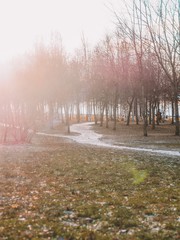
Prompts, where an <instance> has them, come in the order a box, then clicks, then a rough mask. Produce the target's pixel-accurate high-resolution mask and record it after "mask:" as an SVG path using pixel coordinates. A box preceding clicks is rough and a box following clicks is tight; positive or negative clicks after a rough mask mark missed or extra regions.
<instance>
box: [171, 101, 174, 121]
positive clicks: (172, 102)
mask: <svg viewBox="0 0 180 240" xmlns="http://www.w3.org/2000/svg"><path fill="white" fill-rule="evenodd" d="M171 106H172V119H171V124H174V101H173V100H172V101H171Z"/></svg>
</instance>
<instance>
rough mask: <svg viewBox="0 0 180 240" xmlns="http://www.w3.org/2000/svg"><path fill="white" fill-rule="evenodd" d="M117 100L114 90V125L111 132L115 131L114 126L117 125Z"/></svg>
mask: <svg viewBox="0 0 180 240" xmlns="http://www.w3.org/2000/svg"><path fill="white" fill-rule="evenodd" d="M117 100H118V93H117V88H116V90H115V98H114V106H113V119H114V125H113V130H116V124H117V116H116V115H117V112H116V110H117Z"/></svg>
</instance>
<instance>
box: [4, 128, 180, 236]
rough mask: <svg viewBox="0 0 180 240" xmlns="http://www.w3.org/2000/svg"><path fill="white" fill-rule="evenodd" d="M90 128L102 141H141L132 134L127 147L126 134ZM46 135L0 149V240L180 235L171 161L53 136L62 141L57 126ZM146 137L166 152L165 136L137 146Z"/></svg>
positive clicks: (179, 184)
mask: <svg viewBox="0 0 180 240" xmlns="http://www.w3.org/2000/svg"><path fill="white" fill-rule="evenodd" d="M76 127H78V125H76ZM84 127H85V128H86V126H85V125H84ZM71 130H73V131H74V132H77V130H76V129H71ZM75 130H76V131H75ZM89 130H90V129H87V131H86V130H85V129H84V135H85V136H86V137H87V132H89ZM93 131H95V132H96V133H97V134H100V133H102V138H101V139H102V140H103V141H105V143H106V144H107V143H108V141H110V139H113V142H114V143H116V144H119V143H122V140H123V142H124V144H128V143H129V145H132V146H135V147H137V145H138V144H137V142H138V143H139V142H140V140H141V139H142V137H139V136H137V135H136V137H134V136H133V129H131V139H132V140H133V141H132V142H130V140H129V137H128V134H125V132H126V131H127V129H126V130H122V129H121V136H120V135H119V132H118V134H117V135H116V134H115V133H113V136H111V134H112V133H111V131H110V130H105V129H100V128H99V126H97V127H95V126H93ZM118 131H119V130H118ZM123 131H124V132H123ZM46 133H49V134H50V133H51V134H53V136H48V135H36V136H35V138H34V139H33V143H32V144H31V145H30V144H28V145H18V146H16V145H14V146H1V147H0V239H2V240H5V239H13V240H16V239H17V240H18V239H22V240H26V239H37V240H38V239H53V240H58V239H62V240H65V239H66V240H70V239H74V240H76V239H81V240H87V239H90V240H92V239H94V240H96V239H97V240H112V239H116V240H121V239H126V240H136V239H137V240H143V239H150V240H151V239H152V240H153V239H158V240H164V239H174V240H175V239H179V238H180V232H179V227H180V215H179V212H180V193H179V188H180V175H179V172H180V161H177V160H178V159H179V158H178V156H173V155H171V156H170V155H161V154H147V153H146V152H139V151H127V150H125V149H117V148H110V147H106V146H105V147H101V146H95V145H92V144H91V145H90V144H87V143H86V144H79V143H77V142H75V141H72V140H71V139H68V138H65V137H54V134H57V135H58V136H59V134H60V133H61V134H62V135H64V136H66V137H67V136H68V135H65V134H64V131H63V130H62V129H58V128H57V129H54V130H51V131H49V132H46ZM70 136H71V135H70ZM70 136H69V137H70ZM72 136H73V138H74V137H77V136H78V135H77V134H74V133H73V134H72ZM93 136H94V135H93ZM95 136H97V137H99V135H95ZM170 138H171V137H170ZM135 139H136V141H137V142H135ZM152 139H154V140H153V143H154V144H155V142H156V143H157V142H158V146H156V147H159V142H160V146H161V147H162V149H163V150H165V148H163V147H164V145H162V141H165V140H164V136H163V138H159V137H154V136H153V137H152V136H150V137H149V138H148V140H145V141H146V142H143V144H142V145H141V147H144V146H146V144H147V148H148V143H150V142H151V141H152ZM92 141H96V140H95V139H93V140H92ZM98 141H100V142H102V141H101V140H98ZM167 141H168V140H166V143H167ZM178 141H179V140H178V139H177V138H174V137H172V138H171V142H172V143H173V144H172V145H171V146H170V147H172V146H173V149H174V150H175V149H178V146H179V145H178ZM134 142H135V143H134ZM133 144H134V145H133ZM125 146H128V145H125ZM165 147H166V149H167V150H168V149H169V145H168V146H165ZM154 148H155V147H154Z"/></svg>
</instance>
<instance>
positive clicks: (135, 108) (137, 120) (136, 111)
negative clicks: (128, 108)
mask: <svg viewBox="0 0 180 240" xmlns="http://www.w3.org/2000/svg"><path fill="white" fill-rule="evenodd" d="M134 111H135V115H136V125H138V124H139V116H138V103H137V98H135V102H134Z"/></svg>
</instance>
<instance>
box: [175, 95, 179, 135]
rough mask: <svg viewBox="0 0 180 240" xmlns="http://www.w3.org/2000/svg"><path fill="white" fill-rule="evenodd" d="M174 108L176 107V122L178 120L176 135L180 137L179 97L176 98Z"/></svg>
mask: <svg viewBox="0 0 180 240" xmlns="http://www.w3.org/2000/svg"><path fill="white" fill-rule="evenodd" d="M174 107H175V120H176V124H175V125H176V129H175V135H176V136H179V108H178V96H175V101H174Z"/></svg>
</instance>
